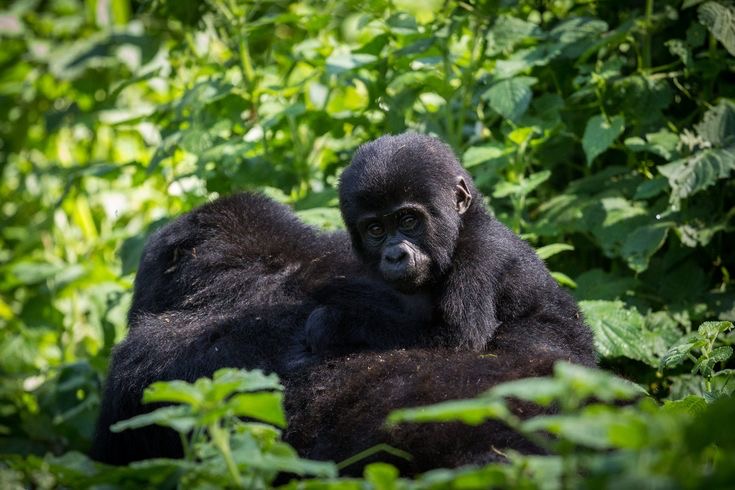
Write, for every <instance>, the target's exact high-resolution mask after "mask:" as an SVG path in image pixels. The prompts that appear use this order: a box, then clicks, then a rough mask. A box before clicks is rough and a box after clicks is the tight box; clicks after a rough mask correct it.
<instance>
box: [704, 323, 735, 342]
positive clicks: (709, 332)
mask: <svg viewBox="0 0 735 490" xmlns="http://www.w3.org/2000/svg"><path fill="white" fill-rule="evenodd" d="M731 328H732V322H704V323H702V324H701V325H700V326H699V328H697V333H698V334H699V335H701V336H702V337H706V338H708V339H711V340H714V339H715V338H716V337H717V336H718V335H720V334H721V333H724V332H727V331H728V330H730V329H731Z"/></svg>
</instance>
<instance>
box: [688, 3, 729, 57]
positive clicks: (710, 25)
mask: <svg viewBox="0 0 735 490" xmlns="http://www.w3.org/2000/svg"><path fill="white" fill-rule="evenodd" d="M697 14H698V16H699V22H701V23H702V24H704V25H705V26H707V29H709V31H710V32H711V33H712V35H713V36H715V38H717V40H718V41H720V42H721V43H722V45H723V46H725V49H727V51H728V52H729V53H730V54H731V55H733V56H735V7H733V6H732V5H722V4H721V3H719V2H707V3H705V4H703V5H700V7H699V8H698V9H697Z"/></svg>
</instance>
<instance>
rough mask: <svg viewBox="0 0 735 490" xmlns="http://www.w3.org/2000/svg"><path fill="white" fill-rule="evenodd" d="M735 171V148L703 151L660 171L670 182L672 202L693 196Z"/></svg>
mask: <svg viewBox="0 0 735 490" xmlns="http://www.w3.org/2000/svg"><path fill="white" fill-rule="evenodd" d="M733 170H735V146H731V147H729V148H719V149H707V150H701V151H698V152H697V153H695V154H694V155H692V156H690V157H688V158H683V159H681V160H677V161H675V162H672V163H668V164H666V165H660V166H659V167H658V171H659V172H661V174H662V175H663V176H665V177H666V178H667V179H668V180H669V186H670V187H671V202H674V203H676V202H679V201H680V200H681V199H684V198H686V197H689V196H691V195H692V194H695V193H697V192H699V191H701V190H703V189H706V188H707V187H709V186H711V185H714V184H715V182H717V180H719V179H726V178H728V177H729V176H730V173H731V172H732V171H733Z"/></svg>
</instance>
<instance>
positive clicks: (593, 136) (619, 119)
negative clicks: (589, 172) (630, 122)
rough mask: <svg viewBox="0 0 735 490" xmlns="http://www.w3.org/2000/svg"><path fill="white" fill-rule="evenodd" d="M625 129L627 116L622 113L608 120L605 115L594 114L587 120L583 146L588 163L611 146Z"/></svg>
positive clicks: (590, 163)
mask: <svg viewBox="0 0 735 490" xmlns="http://www.w3.org/2000/svg"><path fill="white" fill-rule="evenodd" d="M623 129H625V118H624V117H623V116H622V115H618V116H615V117H613V118H611V119H610V120H607V119H606V118H605V116H603V115H601V114H600V115H597V116H592V117H591V118H590V119H589V120H588V121H587V126H586V127H585V129H584V136H582V148H583V149H584V154H585V155H586V157H587V165H588V166H589V165H592V162H593V160H594V159H595V158H597V156H598V155H600V154H601V153H602V152H604V151H605V150H607V149H608V148H610V146H611V145H612V144H613V142H614V141H615V140H616V139H617V137H618V136H620V135H621V134H622V132H623Z"/></svg>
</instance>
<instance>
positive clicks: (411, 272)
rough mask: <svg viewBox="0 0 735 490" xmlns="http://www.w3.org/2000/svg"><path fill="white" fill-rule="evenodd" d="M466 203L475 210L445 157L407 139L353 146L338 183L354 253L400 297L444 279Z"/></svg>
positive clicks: (469, 188)
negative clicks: (352, 152)
mask: <svg viewBox="0 0 735 490" xmlns="http://www.w3.org/2000/svg"><path fill="white" fill-rule="evenodd" d="M474 202H479V204H475V205H474V206H475V207H477V206H481V205H482V200H481V199H480V198H479V196H478V193H477V190H476V189H475V187H474V184H473V183H472V179H471V178H470V176H469V175H468V174H467V172H466V171H465V170H464V169H463V168H462V167H461V166H460V164H459V162H458V161H457V158H456V157H455V156H454V154H453V153H452V150H451V149H450V148H449V147H448V146H447V145H446V144H444V143H442V142H441V141H439V140H437V139H434V138H431V137H429V136H424V135H419V134H415V133H406V134H401V135H398V136H383V137H382V138H379V139H377V140H375V141H372V142H370V143H367V144H365V145H363V146H361V147H360V148H359V149H358V150H357V152H356V153H355V156H354V158H353V160H352V163H351V164H350V165H349V166H348V167H347V168H346V169H345V171H344V173H343V174H342V177H341V182H340V206H341V209H342V215H343V218H344V221H345V224H346V226H347V229H348V230H349V232H350V235H351V237H352V242H353V245H354V247H355V250H356V251H357V253H358V254H359V255H360V257H361V258H362V259H363V260H364V261H365V263H367V264H369V265H370V266H372V267H373V268H374V269H375V270H377V271H379V272H380V274H381V275H382V276H383V278H384V279H385V280H386V281H388V282H389V283H391V284H393V285H394V286H395V287H396V288H398V289H400V290H402V291H406V292H411V291H416V290H419V289H421V288H422V287H424V286H426V285H428V284H431V283H436V282H437V281H439V280H440V278H441V277H443V276H444V275H445V274H446V272H447V271H448V269H449V267H450V266H451V264H452V257H453V256H454V252H455V248H456V244H457V241H458V237H459V234H460V229H461V228H462V225H463V215H465V213H467V212H468V211H470V210H472V208H473V203H474Z"/></svg>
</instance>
